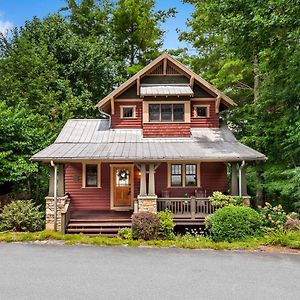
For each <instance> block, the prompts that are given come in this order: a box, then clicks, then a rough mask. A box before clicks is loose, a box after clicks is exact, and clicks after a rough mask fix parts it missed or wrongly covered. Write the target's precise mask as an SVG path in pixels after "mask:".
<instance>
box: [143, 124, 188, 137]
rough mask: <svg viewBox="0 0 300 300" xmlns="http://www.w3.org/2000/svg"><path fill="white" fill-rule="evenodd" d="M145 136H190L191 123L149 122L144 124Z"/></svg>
mask: <svg viewBox="0 0 300 300" xmlns="http://www.w3.org/2000/svg"><path fill="white" fill-rule="evenodd" d="M143 136H144V137H190V136H191V129H190V124H189V123H147V124H144V126H143Z"/></svg>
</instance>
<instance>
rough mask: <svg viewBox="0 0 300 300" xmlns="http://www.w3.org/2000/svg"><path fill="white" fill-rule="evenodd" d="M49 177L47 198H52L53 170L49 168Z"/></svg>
mask: <svg viewBox="0 0 300 300" xmlns="http://www.w3.org/2000/svg"><path fill="white" fill-rule="evenodd" d="M49 173H50V177H49V192H48V196H50V197H53V195H54V169H53V168H52V167H50V172H49Z"/></svg>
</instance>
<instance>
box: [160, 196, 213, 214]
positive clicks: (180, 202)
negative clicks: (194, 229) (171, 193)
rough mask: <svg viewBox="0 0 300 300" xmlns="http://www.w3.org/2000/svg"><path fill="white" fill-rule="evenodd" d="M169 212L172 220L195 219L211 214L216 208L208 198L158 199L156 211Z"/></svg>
mask: <svg viewBox="0 0 300 300" xmlns="http://www.w3.org/2000/svg"><path fill="white" fill-rule="evenodd" d="M166 209H168V210H170V211H171V212H172V213H173V215H174V219H181V218H182V219H197V218H203V217H205V216H207V215H209V214H212V213H213V212H214V211H215V210H216V207H214V206H213V205H212V204H211V201H210V200H208V198H196V197H190V198H158V199H157V210H158V211H162V210H166Z"/></svg>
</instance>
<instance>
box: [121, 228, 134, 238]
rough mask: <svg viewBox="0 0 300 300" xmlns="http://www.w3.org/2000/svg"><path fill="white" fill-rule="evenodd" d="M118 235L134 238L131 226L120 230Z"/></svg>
mask: <svg viewBox="0 0 300 300" xmlns="http://www.w3.org/2000/svg"><path fill="white" fill-rule="evenodd" d="M118 236H119V237H120V238H122V239H124V240H131V239H132V230H131V228H127V227H126V228H121V229H120V230H119V231H118Z"/></svg>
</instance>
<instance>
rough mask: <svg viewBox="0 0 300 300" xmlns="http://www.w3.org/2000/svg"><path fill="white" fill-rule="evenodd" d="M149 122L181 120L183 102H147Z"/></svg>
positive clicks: (182, 118)
mask: <svg viewBox="0 0 300 300" xmlns="http://www.w3.org/2000/svg"><path fill="white" fill-rule="evenodd" d="M149 121H150V122H183V121H184V104H149Z"/></svg>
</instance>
